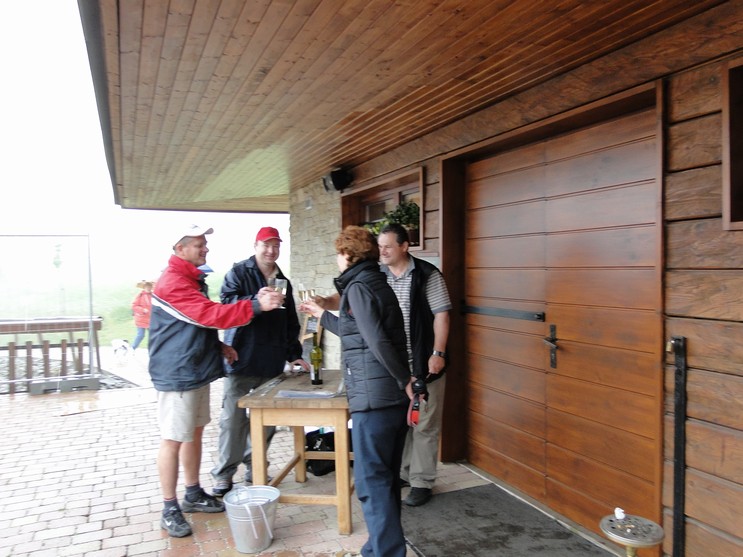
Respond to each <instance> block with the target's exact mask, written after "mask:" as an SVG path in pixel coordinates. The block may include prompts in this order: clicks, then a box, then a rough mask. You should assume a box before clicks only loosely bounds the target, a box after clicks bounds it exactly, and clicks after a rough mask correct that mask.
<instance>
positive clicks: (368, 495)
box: [351, 406, 408, 557]
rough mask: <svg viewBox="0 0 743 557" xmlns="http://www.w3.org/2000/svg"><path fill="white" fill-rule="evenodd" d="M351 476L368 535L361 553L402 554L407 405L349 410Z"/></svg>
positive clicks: (373, 556) (384, 556) (377, 556)
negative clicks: (401, 499)
mask: <svg viewBox="0 0 743 557" xmlns="http://www.w3.org/2000/svg"><path fill="white" fill-rule="evenodd" d="M351 419H352V421H353V428H352V429H351V438H352V441H353V452H354V462H353V476H354V480H355V482H356V495H357V496H358V498H359V501H361V509H362V510H363V511H364V520H366V527H367V529H368V530H369V539H368V540H367V542H366V543H365V544H364V547H362V548H361V555H363V556H364V557H405V552H406V549H405V537H404V536H403V531H402V523H401V522H400V507H401V502H400V465H401V463H402V451H403V447H404V446H405V435H406V434H407V432H408V424H407V406H391V407H389V408H381V409H379V410H370V411H368V412H353V413H352V414H351Z"/></svg>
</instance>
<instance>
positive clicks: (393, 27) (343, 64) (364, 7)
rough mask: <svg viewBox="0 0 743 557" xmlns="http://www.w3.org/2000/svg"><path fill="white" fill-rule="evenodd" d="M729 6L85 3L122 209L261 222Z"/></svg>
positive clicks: (510, 1)
mask: <svg viewBox="0 0 743 557" xmlns="http://www.w3.org/2000/svg"><path fill="white" fill-rule="evenodd" d="M721 3H723V2H721V1H720V0H695V1H694V2H689V0H618V1H613V0H594V1H586V0H545V1H538V0H516V1H514V0H252V1H248V0H170V1H169V2H168V1H165V0H79V6H80V11H81V16H82V20H83V28H84V32H85V36H86V41H87V42H88V50H89V55H90V60H91V68H92V71H93V77H94V82H95V86H96V95H97V99H98V106H99V112H100V114H101V124H102V128H103V132H104V138H105V141H106V149H107V156H108V162H109V167H110V169H111V174H112V181H113V186H114V194H115V198H116V202H117V203H118V204H120V205H121V206H122V207H126V208H147V209H176V210H201V211H248V212H274V211H276V212H287V211H288V210H289V192H290V191H291V190H292V189H294V188H298V187H302V186H306V185H308V184H310V183H313V182H318V181H319V179H320V178H321V176H322V175H324V174H326V173H327V172H328V171H329V170H330V169H331V168H334V167H339V166H353V165H356V164H359V163H362V162H364V161H367V160H369V159H371V158H373V157H376V156H378V155H380V154H382V153H384V152H385V151H388V150H390V149H393V148H395V147H396V146H399V145H401V144H404V143H406V142H408V141H410V140H412V139H415V138H417V137H420V136H422V135H424V134H426V133H429V132H431V131H433V130H436V129H437V128H440V127H442V126H445V125H446V124H448V123H450V122H452V121H455V120H457V119H459V118H462V117H463V116H466V115H468V114H471V113H473V112H475V111H477V110H479V109H482V108H484V107H486V106H488V105H491V104H493V103H494V102H496V101H499V100H502V99H503V98H505V97H508V96H510V95H513V94H515V93H517V92H519V91H521V90H524V89H525V88H529V87H531V86H534V85H535V84H537V83H540V82H543V81H545V80H547V79H549V78H551V77H554V76H556V75H558V74H561V73H564V72H566V71H568V70H570V69H573V68H575V67H577V66H579V65H581V64H584V63H585V62H588V61H590V60H593V59H596V58H598V57H600V56H602V55H604V54H607V53H609V52H611V51H613V50H616V49H618V48H621V47H623V46H625V45H627V44H629V43H632V42H635V41H637V40H639V39H642V38H643V37H646V36H648V35H651V34H653V33H656V32H658V31H660V30H662V29H664V28H666V27H669V26H671V25H674V24H676V23H679V22H681V21H683V20H684V19H687V18H689V17H691V16H693V15H696V14H698V13H700V12H702V11H705V10H707V9H709V8H710V7H712V6H715V5H718V4H721ZM638 63H642V61H638Z"/></svg>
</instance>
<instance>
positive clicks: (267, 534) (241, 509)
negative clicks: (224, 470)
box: [223, 485, 281, 553]
mask: <svg viewBox="0 0 743 557" xmlns="http://www.w3.org/2000/svg"><path fill="white" fill-rule="evenodd" d="M280 494H281V493H280V492H279V490H278V489H276V488H275V487H271V486H269V485H249V486H239V487H235V488H234V489H233V490H232V491H230V492H228V493H227V494H225V496H224V499H223V501H224V506H225V510H226V511H227V518H228V519H229V522H230V530H232V537H233V538H234V540H235V547H236V548H237V550H238V551H239V552H240V553H260V552H261V551H263V550H264V549H266V548H267V547H268V546H269V545H271V542H272V541H273V522H274V519H275V518H276V505H277V504H278V501H279V495H280Z"/></svg>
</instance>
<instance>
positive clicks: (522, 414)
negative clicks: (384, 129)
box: [465, 110, 663, 531]
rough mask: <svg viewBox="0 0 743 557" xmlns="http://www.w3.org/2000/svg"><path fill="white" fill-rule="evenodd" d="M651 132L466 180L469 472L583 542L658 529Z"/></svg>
mask: <svg viewBox="0 0 743 557" xmlns="http://www.w3.org/2000/svg"><path fill="white" fill-rule="evenodd" d="M655 118H656V116H655V112H654V110H649V111H643V112H639V113H635V114H631V115H627V116H624V117H622V118H619V119H614V120H611V121H607V122H603V123H601V124H598V125H594V126H591V127H588V128H583V129H580V130H576V131H573V132H571V133H569V134H565V135H561V136H558V137H554V138H550V139H549V140H545V141H541V142H538V143H534V144H530V145H527V146H524V147H520V148H518V149H514V150H511V151H507V152H503V153H499V154H497V155H495V156H492V157H491V158H488V159H486V160H480V161H477V162H471V163H470V164H469V165H468V167H467V189H466V211H467V219H466V223H467V224H466V248H465V250H466V253H465V267H466V270H465V292H466V305H467V318H466V329H467V330H466V333H467V334H466V338H467V341H466V344H467V358H468V370H469V373H468V381H469V385H468V387H469V393H470V396H469V399H468V419H469V439H468V452H469V459H470V461H471V462H472V463H473V464H475V465H477V466H478V467H481V468H482V469H484V470H486V471H487V472H489V473H491V474H493V475H494V476H496V477H498V478H501V479H503V480H504V481H506V482H508V483H510V484H511V485H513V486H515V487H517V488H519V489H520V490H522V491H524V492H526V493H527V494H529V495H531V496H532V497H534V498H536V499H538V500H540V501H542V502H544V503H545V504H546V505H548V506H549V507H551V508H552V509H554V510H555V511H557V512H559V513H561V514H563V515H565V516H567V517H569V518H571V519H572V520H574V521H576V522H578V523H580V524H582V525H584V526H585V527H587V528H589V529H591V530H593V531H598V522H599V520H600V519H601V517H602V516H604V515H606V514H609V513H611V512H612V511H613V509H614V507H617V506H619V507H622V508H624V509H625V510H626V511H627V512H628V513H631V514H638V515H642V516H645V517H649V518H654V519H655V520H659V519H660V516H659V512H660V491H661V485H660V476H661V473H660V465H661V444H662V437H661V422H660V417H661V410H662V407H661V405H662V394H661V393H662V378H661V373H662V365H661V361H662V354H661V352H662V344H663V343H662V322H661V283H660V282H661V281H660V276H661V273H660V271H659V265H660V261H659V254H660V246H659V242H660V241H661V240H660V238H661V234H660V231H659V224H658V223H657V222H656V221H657V219H658V218H659V203H660V201H659V199H660V192H659V184H658V181H657V176H656V174H657V173H658V155H657V147H656V137H655V127H656V120H655ZM541 317H543V319H544V320H543V321H542V320H540V318H541ZM551 326H552V327H554V331H555V337H556V338H557V340H556V341H554V342H555V344H556V345H557V347H558V349H557V350H556V351H555V353H554V356H555V359H554V361H553V362H551V359H550V356H551V350H550V347H549V345H548V344H547V343H546V342H545V340H544V339H545V337H549V336H550V330H551V329H550V327H551Z"/></svg>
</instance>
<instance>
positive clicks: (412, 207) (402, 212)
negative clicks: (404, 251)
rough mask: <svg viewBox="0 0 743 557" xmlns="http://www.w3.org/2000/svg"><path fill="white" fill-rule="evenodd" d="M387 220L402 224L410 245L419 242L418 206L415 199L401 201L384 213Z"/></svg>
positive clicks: (415, 244)
mask: <svg viewBox="0 0 743 557" xmlns="http://www.w3.org/2000/svg"><path fill="white" fill-rule="evenodd" d="M384 218H385V220H387V222H395V223H398V224H401V225H403V226H404V227H405V228H406V229H407V231H408V236H409V237H410V245H411V246H417V245H418V244H419V243H420V234H419V229H420V207H418V204H417V203H416V202H415V201H403V202H401V203H400V204H399V205H398V206H397V207H395V208H394V209H393V210H392V211H390V212H388V213H385V214H384Z"/></svg>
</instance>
